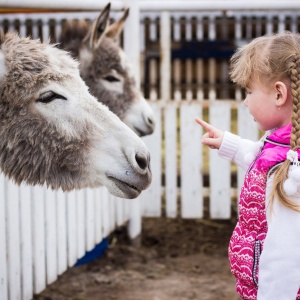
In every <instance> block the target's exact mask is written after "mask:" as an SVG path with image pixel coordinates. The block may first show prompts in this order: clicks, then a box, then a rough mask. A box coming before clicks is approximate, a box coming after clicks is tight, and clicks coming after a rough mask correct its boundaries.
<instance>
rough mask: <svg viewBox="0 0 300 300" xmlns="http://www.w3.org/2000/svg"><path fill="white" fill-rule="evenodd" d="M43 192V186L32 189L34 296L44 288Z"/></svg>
mask: <svg viewBox="0 0 300 300" xmlns="http://www.w3.org/2000/svg"><path fill="white" fill-rule="evenodd" d="M44 191H45V188H44V187H43V186H42V187H41V186H35V187H33V188H32V228H33V229H32V238H33V244H32V248H33V280H34V293H36V294H38V293H40V292H41V291H42V290H43V289H44V288H45V287H46V257H45V256H46V249H45V203H44ZM11 300H12V299H11Z"/></svg>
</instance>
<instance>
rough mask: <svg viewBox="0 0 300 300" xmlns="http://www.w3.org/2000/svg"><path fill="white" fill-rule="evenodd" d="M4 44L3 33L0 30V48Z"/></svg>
mask: <svg viewBox="0 0 300 300" xmlns="http://www.w3.org/2000/svg"><path fill="white" fill-rule="evenodd" d="M3 42H4V32H3V30H2V29H1V28H0V46H1V45H2V44H3Z"/></svg>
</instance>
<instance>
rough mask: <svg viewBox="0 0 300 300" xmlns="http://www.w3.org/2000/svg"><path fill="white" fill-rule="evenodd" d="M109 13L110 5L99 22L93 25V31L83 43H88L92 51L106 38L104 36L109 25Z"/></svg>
mask: <svg viewBox="0 0 300 300" xmlns="http://www.w3.org/2000/svg"><path fill="white" fill-rule="evenodd" d="M109 12H110V3H108V4H107V5H106V6H105V8H104V9H103V10H102V12H101V13H100V15H99V17H98V18H97V20H96V21H95V22H94V23H93V24H92V27H91V30H90V31H89V33H88V34H87V35H86V37H85V38H84V40H83V42H85V43H86V42H87V43H88V45H89V47H90V48H91V49H94V48H96V47H97V46H98V45H99V43H100V40H101V38H102V37H103V36H104V35H103V34H104V32H105V31H106V28H107V26H108V23H109Z"/></svg>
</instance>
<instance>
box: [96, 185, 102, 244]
mask: <svg viewBox="0 0 300 300" xmlns="http://www.w3.org/2000/svg"><path fill="white" fill-rule="evenodd" d="M95 235H96V244H98V243H100V242H101V241H102V238H103V233H102V201H101V191H100V189H99V188H96V189H95Z"/></svg>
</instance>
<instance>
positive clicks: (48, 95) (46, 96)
mask: <svg viewBox="0 0 300 300" xmlns="http://www.w3.org/2000/svg"><path fill="white" fill-rule="evenodd" d="M55 99H62V100H67V98H66V97H64V96H62V95H59V94H56V93H54V92H52V91H48V92H45V93H43V94H41V95H40V97H39V98H38V99H37V100H36V101H37V102H42V103H49V102H51V101H53V100H55Z"/></svg>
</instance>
